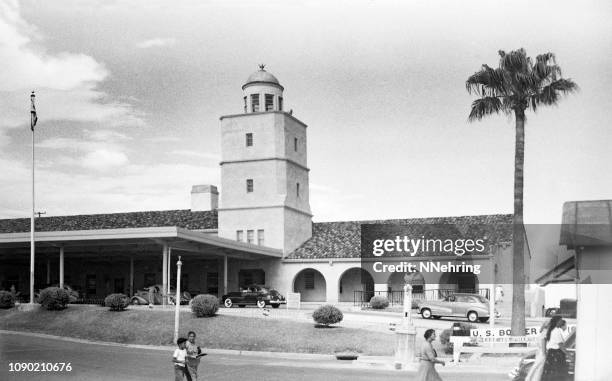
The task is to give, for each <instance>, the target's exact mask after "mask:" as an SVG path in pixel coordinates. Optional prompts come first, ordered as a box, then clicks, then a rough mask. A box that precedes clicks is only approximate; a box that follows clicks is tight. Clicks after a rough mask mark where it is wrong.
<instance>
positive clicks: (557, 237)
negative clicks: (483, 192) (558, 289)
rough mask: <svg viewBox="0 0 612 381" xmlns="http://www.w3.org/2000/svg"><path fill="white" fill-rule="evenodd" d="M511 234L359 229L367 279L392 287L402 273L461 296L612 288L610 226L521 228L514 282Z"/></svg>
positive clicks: (473, 229)
mask: <svg viewBox="0 0 612 381" xmlns="http://www.w3.org/2000/svg"><path fill="white" fill-rule="evenodd" d="M514 231H515V229H514V226H513V225H512V224H511V223H507V224H418V223H407V224H401V223H399V224H362V225H361V248H360V249H361V268H362V269H363V270H364V271H362V274H363V275H362V276H368V278H369V277H372V278H373V281H374V283H375V284H388V285H389V288H392V289H397V288H398V286H399V285H400V284H402V283H403V277H404V275H405V274H409V275H410V276H411V277H412V278H413V279H417V282H420V283H421V284H423V285H431V287H433V286H434V285H435V287H438V288H454V289H456V290H458V291H459V290H466V291H472V290H478V288H480V287H481V286H483V285H491V284H496V285H500V284H502V285H503V284H508V285H510V284H516V283H517V282H518V283H524V284H541V285H545V284H550V283H582V284H588V283H592V284H612V231H611V230H610V227H609V226H608V225H598V224H583V225H572V226H567V225H559V224H527V225H523V226H522V227H521V228H520V229H518V231H520V232H522V233H521V235H522V237H521V238H522V241H523V261H522V262H523V265H522V272H519V273H518V275H521V274H522V276H516V275H517V274H516V272H517V271H520V269H521V266H520V264H519V265H517V263H516V262H515V260H514V250H513V235H514ZM606 253H607V254H606ZM365 283H367V282H365Z"/></svg>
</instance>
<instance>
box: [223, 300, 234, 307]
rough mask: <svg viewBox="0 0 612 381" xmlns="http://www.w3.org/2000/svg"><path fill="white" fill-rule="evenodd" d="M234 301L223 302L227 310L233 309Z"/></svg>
mask: <svg viewBox="0 0 612 381" xmlns="http://www.w3.org/2000/svg"><path fill="white" fill-rule="evenodd" d="M232 304H233V303H232V300H231V299H230V298H227V299H225V301H224V302H223V305H224V306H225V307H227V308H232Z"/></svg>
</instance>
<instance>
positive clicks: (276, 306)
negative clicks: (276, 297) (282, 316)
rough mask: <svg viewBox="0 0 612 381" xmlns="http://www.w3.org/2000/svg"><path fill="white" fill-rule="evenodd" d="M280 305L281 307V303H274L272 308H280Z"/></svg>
mask: <svg viewBox="0 0 612 381" xmlns="http://www.w3.org/2000/svg"><path fill="white" fill-rule="evenodd" d="M278 307H280V303H275V304H272V308H278Z"/></svg>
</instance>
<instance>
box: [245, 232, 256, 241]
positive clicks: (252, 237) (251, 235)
mask: <svg viewBox="0 0 612 381" xmlns="http://www.w3.org/2000/svg"><path fill="white" fill-rule="evenodd" d="M254 240H255V232H254V231H253V230H247V243H253V242H254Z"/></svg>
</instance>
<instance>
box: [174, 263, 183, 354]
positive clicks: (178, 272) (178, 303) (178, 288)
mask: <svg viewBox="0 0 612 381" xmlns="http://www.w3.org/2000/svg"><path fill="white" fill-rule="evenodd" d="M182 265H183V262H181V257H180V256H179V257H178V261H177V262H176V299H175V300H174V342H175V343H176V341H177V340H178V332H179V308H180V307H181V266H182Z"/></svg>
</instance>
